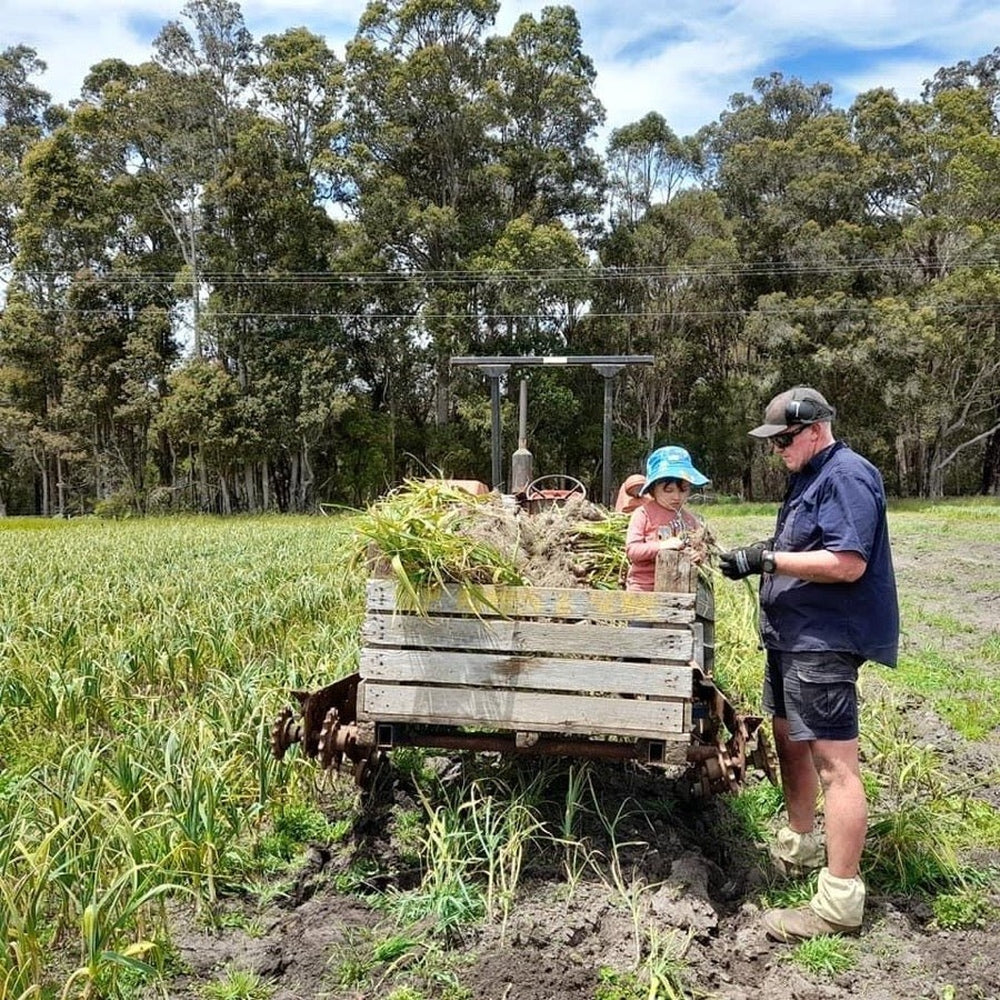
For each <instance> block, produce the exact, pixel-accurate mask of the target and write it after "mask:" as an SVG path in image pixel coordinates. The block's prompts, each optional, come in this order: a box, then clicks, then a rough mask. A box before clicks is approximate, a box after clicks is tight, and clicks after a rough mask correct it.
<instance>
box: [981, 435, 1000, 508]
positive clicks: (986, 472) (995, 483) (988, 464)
mask: <svg viewBox="0 0 1000 1000" xmlns="http://www.w3.org/2000/svg"><path fill="white" fill-rule="evenodd" d="M980 489H981V491H982V492H983V493H984V494H985V495H986V496H997V495H998V494H1000V430H997V431H994V432H993V433H992V434H991V435H990V436H989V439H988V440H987V442H986V451H985V453H984V454H983V478H982V482H981V485H980Z"/></svg>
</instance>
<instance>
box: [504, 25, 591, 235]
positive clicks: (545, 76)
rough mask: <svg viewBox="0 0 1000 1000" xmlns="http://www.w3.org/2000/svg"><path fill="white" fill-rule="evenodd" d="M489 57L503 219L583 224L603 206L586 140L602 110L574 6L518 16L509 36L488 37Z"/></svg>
mask: <svg viewBox="0 0 1000 1000" xmlns="http://www.w3.org/2000/svg"><path fill="white" fill-rule="evenodd" d="M486 55H487V65H488V77H489V80H490V83H489V87H488V93H489V95H490V99H491V103H492V104H493V106H494V107H493V114H492V115H491V118H492V124H491V133H492V135H493V136H494V137H495V140H496V146H497V149H496V154H495V155H496V158H497V161H498V164H499V167H500V170H501V173H500V176H499V181H500V187H499V191H498V194H499V195H500V197H501V198H502V200H503V201H504V203H505V207H506V217H507V219H514V218H518V217H519V216H521V215H524V214H528V215H530V216H531V217H532V218H534V219H536V220H537V221H539V222H550V221H553V220H556V219H559V220H562V221H563V222H564V223H566V224H568V225H570V226H574V227H576V228H577V229H578V230H579V229H580V228H581V227H585V226H586V225H587V224H588V223H591V222H592V221H593V216H594V214H595V213H596V212H597V211H598V210H599V208H600V207H601V195H602V185H603V169H602V164H601V160H600V157H599V156H598V155H597V153H596V152H595V151H594V149H593V148H592V147H591V146H590V142H591V140H592V139H593V137H594V134H595V131H596V129H597V128H598V127H599V126H600V125H602V124H603V122H604V108H603V106H602V105H601V103H600V101H599V100H598V99H597V97H596V95H595V94H594V90H593V86H594V81H595V79H596V75H597V74H596V72H595V70H594V64H593V61H592V60H591V59H590V57H589V56H588V55H587V54H586V53H585V52H584V51H583V39H582V37H581V34H580V24H579V21H578V20H577V17H576V13H575V11H574V10H573V8H572V7H567V6H558V7H545V8H543V10H542V12H541V16H540V17H539V18H538V19H536V18H535V16H534V15H532V14H522V15H521V17H519V18H518V20H517V22H516V23H515V24H514V27H513V28H512V29H511V32H510V34H509V35H506V36H495V37H493V38H491V39H489V41H488V42H487V46H486Z"/></svg>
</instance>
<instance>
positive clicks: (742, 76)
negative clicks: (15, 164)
mask: <svg viewBox="0 0 1000 1000" xmlns="http://www.w3.org/2000/svg"><path fill="white" fill-rule="evenodd" d="M500 3H501V7H500V13H499V15H498V18H497V22H496V30H497V31H498V32H507V31H509V30H510V28H511V26H512V25H513V24H514V21H515V20H516V19H517V17H519V16H520V15H521V14H522V13H525V12H529V13H534V14H538V13H539V12H540V11H541V10H542V8H543V7H544V6H546V5H547V4H546V3H544V2H540V0H538V2H536V0H500ZM183 6H184V0H33V2H32V0H27V2H26V0H0V50H3V49H6V48H8V47H10V46H13V45H22V44H23V45H28V46H30V47H32V48H34V49H35V50H36V52H37V54H38V57H39V58H40V59H42V60H43V61H44V62H46V63H47V64H48V70H47V71H46V73H45V74H44V75H42V76H41V77H39V78H36V79H34V80H33V82H34V83H35V84H36V85H38V86H40V87H41V88H42V89H44V90H47V91H48V92H49V93H50V94H51V95H52V97H53V99H54V100H56V101H61V102H68V101H69V100H71V99H72V98H74V97H76V96H78V94H79V90H80V85H81V84H82V82H83V79H84V77H85V75H86V73H87V71H88V70H89V68H90V67H91V66H92V65H93V64H94V63H96V62H99V61H100V60H102V59H105V58H109V57H111V56H115V57H118V58H121V59H125V60H126V61H127V62H132V63H138V62H142V61H144V60H145V59H147V58H148V57H149V55H150V51H151V48H150V43H151V41H152V39H153V37H154V36H155V35H156V33H157V32H158V31H159V29H160V28H161V27H162V26H163V24H164V23H165V22H167V21H169V20H178V19H181V10H182V8H183ZM364 6H365V0H244V2H242V3H241V4H240V7H241V10H242V11H243V16H244V20H245V22H246V26H247V27H248V28H249V29H250V31H251V33H252V34H253V36H254V38H255V39H260V38H261V37H262V36H263V35H265V34H269V33H274V32H281V31H284V30H285V29H287V28H290V27H296V26H299V25H304V26H305V27H307V28H309V29H310V30H311V31H313V32H315V33H316V34H319V35H323V36H325V38H326V40H327V43H328V45H330V47H331V48H332V49H333V50H334V51H335V52H336V53H337V55H339V56H341V57H342V56H343V54H344V43H345V42H346V41H347V40H348V39H349V38H350V37H351V36H352V35H353V34H354V31H355V29H356V27H357V23H358V19H359V16H360V14H361V12H362V10H363V9H364ZM572 6H574V7H575V9H576V12H577V16H578V18H579V20H580V25H581V31H582V35H583V48H584V51H585V52H586V53H587V54H588V55H589V56H590V57H591V59H592V60H593V61H594V66H595V68H596V70H597V80H596V84H595V90H596V94H597V97H598V98H599V99H600V101H601V102H602V103H603V105H604V107H605V109H606V112H607V122H606V125H605V127H604V129H603V130H602V133H601V135H599V136H598V137H597V142H596V144H597V145H598V147H601V146H602V142H601V140H603V139H606V136H607V134H608V132H609V131H610V130H611V129H614V128H617V127H619V126H621V125H625V124H628V123H629V122H633V121H636V120H638V119H639V118H641V117H642V116H643V115H645V114H646V113H648V112H649V111H657V112H659V113H660V114H661V115H663V117H664V118H666V120H667V122H668V123H669V125H670V126H671V128H673V130H674V131H675V132H676V133H677V134H678V135H682V136H683V135H689V134H692V133H694V132H695V131H696V130H697V129H698V128H700V127H701V126H702V125H706V124H708V123H710V122H712V121H715V120H716V119H717V118H718V116H719V114H720V113H721V112H722V111H724V110H725V109H726V107H727V105H728V101H729V98H730V96H731V95H732V94H734V93H738V92H743V93H750V92H751V91H752V87H753V80H754V79H755V78H756V77H758V76H767V75H769V74H770V73H771V72H774V71H778V72H781V73H783V74H784V75H785V76H786V77H797V78H799V79H800V80H802V81H803V82H804V83H806V84H812V83H817V82H823V83H828V84H830V85H831V86H832V87H833V104H834V105H835V106H836V107H842V108H847V107H848V106H849V105H850V104H851V102H852V101H853V99H854V97H855V96H856V95H857V94H859V93H861V92H863V91H865V90H869V89H871V88H873V87H878V86H883V87H890V88H892V89H894V90H895V91H896V94H897V95H898V96H899V97H900V98H903V99H909V98H917V97H919V95H920V90H921V86H922V84H923V81H924V80H926V79H927V78H929V77H931V76H932V75H933V74H934V72H935V70H937V69H938V68H939V67H941V66H950V65H953V64H955V63H957V62H959V61H961V60H963V59H967V60H970V61H975V60H976V59H978V58H979V57H980V56H982V55H985V54H987V53H988V52H990V51H992V50H993V48H994V47H996V46H998V45H1000V3H997V0H933V2H931V0H579V2H577V3H575V4H572Z"/></svg>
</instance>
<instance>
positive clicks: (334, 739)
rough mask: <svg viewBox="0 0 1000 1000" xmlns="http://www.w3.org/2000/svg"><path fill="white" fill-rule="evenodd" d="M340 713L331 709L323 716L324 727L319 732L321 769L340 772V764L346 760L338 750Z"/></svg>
mask: <svg viewBox="0 0 1000 1000" xmlns="http://www.w3.org/2000/svg"><path fill="white" fill-rule="evenodd" d="M340 735H341V734H340V713H339V712H338V711H337V710H336V709H335V708H331V709H329V710H328V711H327V713H326V715H324V716H323V725H322V726H320V730H319V753H318V755H317V756H318V758H319V763H320V766H321V767H325V768H329V767H333V768H336V769H337V770H338V771H339V770H340V762H341V761H342V760H343V759H344V755H343V753H342V752H341V751H340V749H339V748H338V743H339V742H340Z"/></svg>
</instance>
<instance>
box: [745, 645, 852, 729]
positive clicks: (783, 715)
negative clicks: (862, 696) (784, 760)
mask: <svg viewBox="0 0 1000 1000" xmlns="http://www.w3.org/2000/svg"><path fill="white" fill-rule="evenodd" d="M862 663H864V657H862V656H857V655H856V654H854V653H837V652H821V653H781V652H776V651H774V650H768V654H767V669H766V670H765V671H764V698H763V702H764V711H765V712H767V713H768V714H769V715H774V716H777V717H778V718H779V719H787V720H788V735H789V738H790V739H792V740H794V741H800V740H853V739H855V738H856V737H857V735H858V690H857V680H858V667H860V666H861V664H862Z"/></svg>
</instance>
